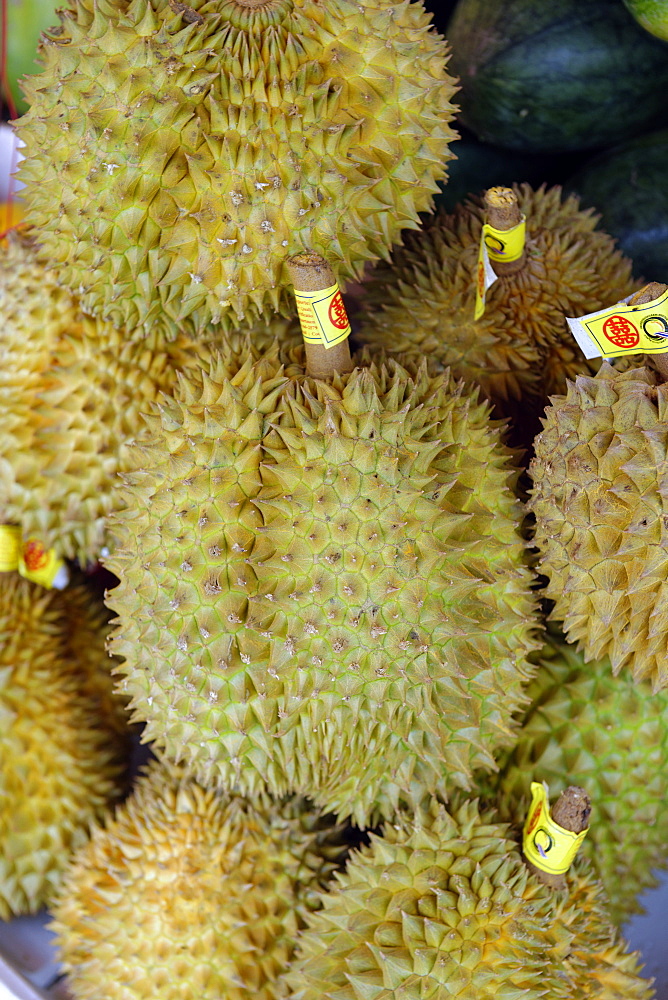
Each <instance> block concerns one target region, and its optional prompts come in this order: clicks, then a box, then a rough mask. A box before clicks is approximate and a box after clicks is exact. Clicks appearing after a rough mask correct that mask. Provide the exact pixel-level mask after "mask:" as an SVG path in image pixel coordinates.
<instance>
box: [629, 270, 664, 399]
mask: <svg viewBox="0 0 668 1000" xmlns="http://www.w3.org/2000/svg"><path fill="white" fill-rule="evenodd" d="M666 288H668V285H662V284H661V282H660V281H650V283H649V284H648V285H645V286H644V287H643V288H641V289H640V291H639V292H636V293H635V295H633V296H632V297H631V298H630V299H629V305H631V306H644V305H645V303H647V302H653V301H654V299H658V298H659V296H660V295H663V293H664V292H665V290H666ZM645 364H646V365H650V366H651V367H652V368H654V370H655V371H656V372H658V373H659V375H660V376H661V381H662V382H668V354H646V355H645Z"/></svg>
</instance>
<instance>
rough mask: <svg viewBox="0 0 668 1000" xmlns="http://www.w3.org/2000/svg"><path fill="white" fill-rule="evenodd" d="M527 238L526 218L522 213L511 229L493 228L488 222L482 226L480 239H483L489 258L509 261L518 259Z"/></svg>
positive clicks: (493, 260)
mask: <svg viewBox="0 0 668 1000" xmlns="http://www.w3.org/2000/svg"><path fill="white" fill-rule="evenodd" d="M526 238H527V220H526V217H525V216H524V215H523V216H522V218H521V219H520V221H519V222H518V223H517V225H516V226H513V228H512V229H495V228H494V226H490V224H489V223H488V222H486V223H485V225H484V226H483V227H482V239H483V240H484V241H485V246H486V247H487V252H488V254H489V259H490V260H491V261H492V263H494V262H495V261H504V262H505V263H510V262H511V261H513V260H519V259H520V257H521V256H522V254H523V253H524V244H525V243H526Z"/></svg>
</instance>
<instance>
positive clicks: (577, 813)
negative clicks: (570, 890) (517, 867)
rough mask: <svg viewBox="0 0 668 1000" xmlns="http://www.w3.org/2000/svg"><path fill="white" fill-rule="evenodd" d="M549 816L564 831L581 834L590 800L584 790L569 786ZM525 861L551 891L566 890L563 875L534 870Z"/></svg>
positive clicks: (585, 825) (586, 820) (585, 822)
mask: <svg viewBox="0 0 668 1000" xmlns="http://www.w3.org/2000/svg"><path fill="white" fill-rule="evenodd" d="M551 814H552V819H553V820H554V822H555V823H557V824H558V825H559V826H560V827H562V828H563V829H564V830H570V831H571V833H582V831H583V830H586V829H587V827H588V826H589V817H590V816H591V799H590V798H589V796H588V795H587V793H586V792H585V790H584V788H580V787H579V786H578V785H569V786H568V788H567V789H565V791H563V792H562V793H561V795H560V796H559V798H558V799H557V801H556V802H555V804H554V806H553V808H552V810H551ZM525 861H526V865H527V867H528V868H529V869H530V870H531V871H532V872H533V873H534V875H535V876H536V877H537V878H538V879H540V881H541V882H542V883H543V884H544V885H549V886H550V887H551V888H552V889H565V888H566V879H565V878H564V876H563V875H552V874H551V873H550V872H544V871H542V870H541V869H540V868H536V866H535V865H533V864H532V863H531V862H530V861H527V860H526V858H525Z"/></svg>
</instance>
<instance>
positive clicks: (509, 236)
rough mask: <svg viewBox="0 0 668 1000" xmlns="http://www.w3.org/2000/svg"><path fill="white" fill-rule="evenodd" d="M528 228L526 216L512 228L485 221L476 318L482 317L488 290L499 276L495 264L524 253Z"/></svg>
mask: <svg viewBox="0 0 668 1000" xmlns="http://www.w3.org/2000/svg"><path fill="white" fill-rule="evenodd" d="M526 228H527V223H526V218H525V216H522V217H521V219H520V221H519V222H518V223H517V225H515V226H513V227H512V229H497V228H496V227H495V226H492V225H490V224H489V222H485V223H484V225H483V227H482V232H481V234H480V246H479V248H478V265H477V272H476V295H475V311H474V314H473V318H474V319H480V317H481V316H482V314H483V313H484V311H485V301H486V297H487V291H488V289H490V288H491V287H492V285H493V284H494V282H495V281H496V280H497V278H498V274H497V273H496V271H495V270H494V267H493V265H494V264H495V263H496V264H512V263H513V262H514V261H516V260H519V259H520V257H521V256H522V254H523V253H524V244H525V243H526Z"/></svg>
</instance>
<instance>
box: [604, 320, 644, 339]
mask: <svg viewBox="0 0 668 1000" xmlns="http://www.w3.org/2000/svg"><path fill="white" fill-rule="evenodd" d="M603 334H604V336H606V337H607V338H608V340H609V341H611V343H613V344H614V345H615V347H635V346H636V344H639V343H640V333H639V332H638V330H637V328H636V327H635V326H634V325H633V323H632V322H631V320H629V319H627V318H626V316H608V318H607V319H606V321H605V323H604V324H603Z"/></svg>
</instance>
